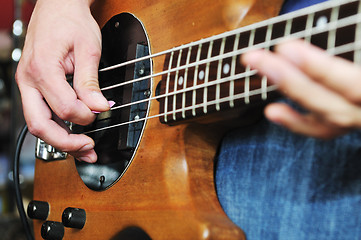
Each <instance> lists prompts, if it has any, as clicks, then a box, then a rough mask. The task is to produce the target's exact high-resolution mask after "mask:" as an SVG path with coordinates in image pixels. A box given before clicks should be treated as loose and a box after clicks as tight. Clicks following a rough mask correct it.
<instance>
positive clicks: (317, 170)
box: [215, 0, 361, 240]
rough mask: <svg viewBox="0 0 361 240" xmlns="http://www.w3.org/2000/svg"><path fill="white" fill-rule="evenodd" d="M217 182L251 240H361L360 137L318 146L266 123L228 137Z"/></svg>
mask: <svg viewBox="0 0 361 240" xmlns="http://www.w3.org/2000/svg"><path fill="white" fill-rule="evenodd" d="M292 2H293V3H297V4H298V7H300V5H299V3H300V1H292V0H289V1H287V2H286V3H285V5H284V6H285V7H284V10H283V12H287V11H288V8H290V9H292V10H294V8H291V7H290V6H292V4H291V3H292ZM303 2H304V3H305V4H307V3H314V1H303ZM303 6H304V5H303ZM215 178H216V188H217V194H218V198H219V201H220V203H221V205H222V207H223V209H224V210H225V212H226V213H227V215H228V216H229V217H230V219H231V220H232V221H233V222H234V223H236V224H237V225H238V226H240V227H241V228H242V229H243V230H244V231H245V233H246V235H247V238H248V239H249V240H263V239H267V240H272V239H283V240H296V239H307V240H313V239H314V240H316V239H317V240H323V239H324V240H326V239H327V240H330V239H345V240H348V239H355V240H356V239H361V132H360V131H355V132H352V133H350V134H348V135H345V136H342V137H339V138H337V139H333V140H329V141H322V140H317V139H314V138H308V137H304V136H300V135H296V134H292V133H290V132H289V131H287V130H285V129H284V128H282V127H280V126H278V125H275V124H272V123H270V122H268V121H267V120H265V119H264V120H262V121H261V122H259V123H257V124H254V125H252V126H248V127H246V128H243V129H238V130H236V131H232V133H230V134H228V135H227V136H226V137H225V139H224V140H223V142H222V145H221V147H220V151H219V156H218V161H217V164H216V172H215Z"/></svg>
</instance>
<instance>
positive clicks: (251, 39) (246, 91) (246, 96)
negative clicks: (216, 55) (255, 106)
mask: <svg viewBox="0 0 361 240" xmlns="http://www.w3.org/2000/svg"><path fill="white" fill-rule="evenodd" d="M254 35H255V29H253V30H252V31H251V36H250V37H249V42H248V46H249V47H251V46H252V45H253V43H254ZM250 71H251V67H250V66H249V65H247V66H246V70H245V72H247V73H248V72H250ZM244 80H245V81H244V102H245V103H246V104H248V103H249V102H250V101H249V88H250V81H251V78H250V75H249V74H247V76H246V77H245V79H244Z"/></svg>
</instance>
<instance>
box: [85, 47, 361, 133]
mask: <svg viewBox="0 0 361 240" xmlns="http://www.w3.org/2000/svg"><path fill="white" fill-rule="evenodd" d="M356 47H357V48H356ZM352 50H361V41H358V42H357V44H346V45H344V47H343V51H339V52H338V53H339V54H342V53H347V52H350V51H352ZM251 72H252V73H251ZM242 74H243V75H242ZM244 74H246V73H241V74H239V75H238V76H241V75H242V76H243V77H244V76H245V75H244ZM249 74H250V75H255V74H257V71H256V70H251V71H250V73H249ZM232 77H234V76H232ZM229 78H231V77H230V76H229V77H226V78H223V79H222V80H223V82H227V81H228V80H229ZM208 85H209V86H212V85H214V84H211V82H209V83H208ZM196 87H197V86H194V89H195V88H196ZM277 88H278V87H277V85H270V86H267V88H266V92H267V93H269V92H273V91H276V90H277ZM192 90H193V89H192ZM264 91H265V90H264V89H263V88H258V89H253V90H250V91H249V92H247V94H246V93H245V92H243V93H239V94H235V95H234V96H228V97H222V98H220V99H218V100H212V101H207V103H206V105H207V106H212V105H215V104H216V103H223V102H229V101H232V100H233V101H234V100H240V99H244V98H245V97H250V96H256V95H261V94H262V93H264ZM180 92H181V91H180ZM160 97H164V96H161V95H159V96H155V97H151V98H148V99H144V100H140V101H137V102H132V103H128V104H124V105H121V106H117V107H113V108H112V109H111V110H109V111H113V110H117V109H119V108H124V107H129V106H131V105H135V104H139V103H142V102H148V101H153V100H156V99H158V98H160ZM202 107H204V103H199V104H196V105H192V106H188V107H184V108H179V109H175V110H171V111H167V112H166V113H159V114H155V115H150V116H147V117H144V118H139V119H134V120H130V121H127V122H122V123H118V124H114V125H111V126H107V127H102V128H98V129H93V130H90V131H86V132H83V134H90V133H94V132H99V131H104V130H108V129H111V128H115V127H120V126H124V125H128V124H132V123H136V122H140V121H145V120H148V119H152V118H157V117H162V116H166V115H171V114H176V113H179V112H182V111H190V110H193V109H197V108H202Z"/></svg>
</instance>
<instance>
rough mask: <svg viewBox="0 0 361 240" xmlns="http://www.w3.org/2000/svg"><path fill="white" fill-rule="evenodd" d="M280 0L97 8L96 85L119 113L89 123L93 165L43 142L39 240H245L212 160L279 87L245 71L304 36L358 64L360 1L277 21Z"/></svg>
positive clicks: (38, 169) (35, 204)
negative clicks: (254, 60) (226, 208)
mask: <svg viewBox="0 0 361 240" xmlns="http://www.w3.org/2000/svg"><path fill="white" fill-rule="evenodd" d="M281 4H282V1H281V0H273V1H268V0H226V1H224V0H216V1H205V0H199V1H189V0H177V1H162V0H146V1H132V0H122V1H118V0H107V1H95V3H94V5H93V6H92V10H93V15H94V17H95V19H96V20H97V22H98V23H99V26H101V28H102V36H103V52H102V57H101V61H100V65H99V69H100V70H99V82H100V86H101V90H102V92H103V93H104V95H105V96H106V98H107V99H109V100H113V101H114V102H115V103H116V104H115V105H114V106H113V107H112V108H111V110H110V111H108V112H104V113H100V114H98V117H97V119H96V120H95V121H94V123H93V124H91V125H90V126H85V127H83V126H77V125H73V126H71V128H72V131H73V132H75V133H84V134H87V135H89V136H91V137H92V138H93V139H94V140H95V142H96V149H95V150H96V152H97V154H98V157H99V160H98V162H97V163H95V164H87V163H82V162H79V161H76V160H74V158H73V157H71V156H66V154H63V153H59V152H56V151H55V150H54V149H52V148H51V146H48V145H47V144H46V143H44V142H42V141H41V140H38V143H37V151H36V153H37V160H36V166H35V179H34V201H32V202H31V204H30V206H29V208H28V213H29V215H30V216H31V217H32V218H33V219H34V221H33V223H34V233H35V237H36V239H41V238H42V237H43V238H45V239H87V240H88V239H113V240H115V239H132V240H134V239H157V240H158V239H159V240H161V239H164V240H169V239H172V240H174V239H225V240H230V239H244V238H245V235H244V234H243V232H242V230H241V229H240V228H238V227H237V226H236V225H234V224H233V223H232V222H231V221H230V220H229V219H228V217H227V216H226V215H225V213H224V212H223V210H222V207H221V206H220V204H219V202H218V199H217V195H216V191H215V186H214V179H213V176H214V173H213V170H214V158H215V156H216V152H217V146H218V144H219V142H220V140H221V138H222V136H223V135H224V134H225V133H226V132H227V131H230V130H231V129H233V128H235V127H239V126H247V124H250V123H253V122H254V121H256V120H257V119H258V118H259V117H260V116H262V106H264V105H265V104H266V103H267V102H268V101H270V100H272V99H273V98H274V97H277V95H278V94H277V93H276V90H277V86H274V85H272V84H270V83H269V82H268V81H267V78H266V77H263V76H259V75H258V74H257V71H255V70H253V69H250V68H249V67H247V66H242V65H241V64H240V60H239V56H240V55H241V54H242V53H245V52H247V51H250V50H252V49H256V48H263V49H268V50H270V51H272V47H273V46H274V45H275V44H277V43H278V42H280V41H282V40H283V39H285V38H302V39H304V40H305V41H308V42H310V43H312V44H315V45H318V46H320V47H322V48H324V49H326V51H327V52H329V53H330V54H333V55H337V56H341V57H344V58H347V59H350V60H351V61H354V62H360V57H361V54H360V50H361V48H360V47H361V45H360V44H361V15H360V8H361V5H360V1H358V0H346V1H329V2H325V3H323V4H320V5H315V6H312V7H310V8H306V9H302V10H300V11H297V12H293V13H290V14H286V15H282V16H277V17H275V16H276V15H278V12H279V9H280V7H281Z"/></svg>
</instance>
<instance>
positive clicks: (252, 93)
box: [83, 85, 277, 134]
mask: <svg viewBox="0 0 361 240" xmlns="http://www.w3.org/2000/svg"><path fill="white" fill-rule="evenodd" d="M276 89H277V86H276V85H271V86H268V87H267V89H266V91H267V92H273V91H275V90H276ZM263 91H264V89H262V88H259V89H254V90H250V91H249V92H248V93H247V94H245V93H239V94H235V95H234V96H228V97H224V98H221V99H218V100H212V101H208V102H207V106H212V105H215V104H216V103H223V102H229V101H230V100H240V99H242V98H245V97H246V96H247V97H248V96H256V95H259V94H262V92H263ZM203 106H204V103H199V104H196V105H194V106H188V107H185V108H181V109H175V110H172V111H168V112H166V113H159V114H155V115H150V116H147V117H144V118H139V119H134V120H130V121H127V122H123V123H118V124H114V125H111V126H107V127H102V128H98V129H93V130H90V131H86V132H83V134H89V133H94V132H99V131H104V130H108V129H111V128H115V127H120V126H124V125H128V124H132V123H136V122H140V121H145V120H149V119H152V118H158V117H162V116H165V115H171V114H176V113H179V112H182V111H190V110H192V109H194V108H203Z"/></svg>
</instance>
